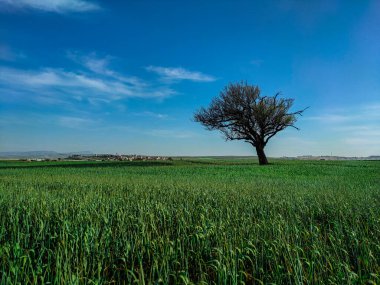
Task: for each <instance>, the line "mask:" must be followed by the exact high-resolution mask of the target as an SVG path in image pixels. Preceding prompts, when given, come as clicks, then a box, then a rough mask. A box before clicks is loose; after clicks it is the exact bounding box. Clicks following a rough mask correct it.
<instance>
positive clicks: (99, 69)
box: [67, 51, 145, 86]
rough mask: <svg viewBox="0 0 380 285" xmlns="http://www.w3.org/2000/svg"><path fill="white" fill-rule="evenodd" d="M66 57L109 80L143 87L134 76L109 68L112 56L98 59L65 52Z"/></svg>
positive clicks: (93, 54)
mask: <svg viewBox="0 0 380 285" xmlns="http://www.w3.org/2000/svg"><path fill="white" fill-rule="evenodd" d="M67 57H68V58H69V59H71V60H73V61H75V62H77V63H79V64H80V65H82V66H83V67H85V68H86V69H88V70H89V71H91V72H94V73H97V74H100V75H103V76H107V77H110V78H114V79H116V80H118V81H122V82H125V83H129V84H133V85H141V86H143V85H145V83H144V82H143V81H142V80H140V79H139V78H137V77H135V76H125V75H121V74H120V73H118V72H116V71H114V70H112V69H111V68H109V65H110V63H111V60H112V59H113V57H112V56H109V55H107V56H105V57H98V56H97V55H96V54H95V53H91V54H88V55H81V54H80V53H78V52H71V51H69V52H67Z"/></svg>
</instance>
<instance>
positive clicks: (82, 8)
mask: <svg viewBox="0 0 380 285" xmlns="http://www.w3.org/2000/svg"><path fill="white" fill-rule="evenodd" d="M0 4H3V5H4V6H3V9H4V8H5V7H9V8H14V9H36V10H41V11H45V12H56V13H66V12H87V11H94V10H99V9H100V6H99V5H97V4H96V3H91V2H89V1H84V0H0Z"/></svg>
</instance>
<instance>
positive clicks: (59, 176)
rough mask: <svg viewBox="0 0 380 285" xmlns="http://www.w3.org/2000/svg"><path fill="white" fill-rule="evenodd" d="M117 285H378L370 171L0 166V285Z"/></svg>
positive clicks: (321, 164)
mask: <svg viewBox="0 0 380 285" xmlns="http://www.w3.org/2000/svg"><path fill="white" fill-rule="evenodd" d="M49 282H50V283H49ZM123 283H125V284H132V283H138V284H193V283H194V284H242V283H246V284H380V161H290V160H277V161H274V163H273V164H272V165H269V166H265V167H262V166H258V164H257V162H256V161H255V160H248V159H245V160H216V159H194V160H191V159H185V160H175V161H171V162H161V163H160V162H114V163H112V162H96V163H95V162H86V163H85V162H48V163H47V162H45V163H44V162H0V284H123Z"/></svg>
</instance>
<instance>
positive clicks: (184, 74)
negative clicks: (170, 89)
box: [146, 65, 216, 82]
mask: <svg viewBox="0 0 380 285" xmlns="http://www.w3.org/2000/svg"><path fill="white" fill-rule="evenodd" d="M146 70H148V71H151V72H154V73H157V74H158V75H160V76H161V77H162V79H164V80H169V81H170V80H190V81H198V82H202V81H203V82H210V81H215V80H216V78H215V77H213V76H211V75H207V74H204V73H202V72H199V71H190V70H187V69H184V68H182V67H162V66H152V65H150V66H148V67H146Z"/></svg>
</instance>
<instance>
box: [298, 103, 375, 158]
mask: <svg viewBox="0 0 380 285" xmlns="http://www.w3.org/2000/svg"><path fill="white" fill-rule="evenodd" d="M305 119H306V118H305ZM308 119H309V120H313V121H315V123H318V124H321V125H322V126H323V127H324V128H323V130H324V131H326V132H329V133H331V136H334V137H339V138H340V141H341V143H342V146H341V148H343V149H345V147H344V145H345V146H346V148H348V149H351V151H352V152H353V153H361V155H371V154H378V153H380V144H379V142H380V125H379V122H380V104H379V103H378V102H373V104H370V105H361V106H360V105H359V106H356V107H355V109H347V110H341V111H336V112H335V113H329V112H327V113H322V114H321V115H319V116H314V117H309V118H308ZM363 147H364V148H363ZM358 150H360V151H358Z"/></svg>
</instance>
